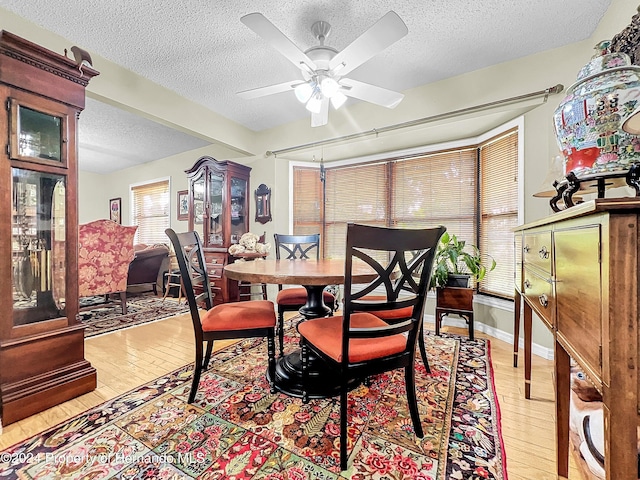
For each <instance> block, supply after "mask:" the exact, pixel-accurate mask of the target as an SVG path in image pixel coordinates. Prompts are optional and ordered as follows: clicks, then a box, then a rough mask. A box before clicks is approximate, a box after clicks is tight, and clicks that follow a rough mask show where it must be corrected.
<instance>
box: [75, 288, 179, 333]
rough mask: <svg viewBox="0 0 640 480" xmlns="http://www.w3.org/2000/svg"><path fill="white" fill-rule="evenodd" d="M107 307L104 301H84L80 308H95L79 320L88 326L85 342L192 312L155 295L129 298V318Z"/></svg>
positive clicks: (118, 306) (95, 298) (116, 309)
mask: <svg viewBox="0 0 640 480" xmlns="http://www.w3.org/2000/svg"><path fill="white" fill-rule="evenodd" d="M101 303H104V297H86V298H82V299H81V303H80V306H81V307H83V308H84V307H88V306H91V305H94V304H95V308H93V309H91V310H83V311H80V320H81V321H82V323H84V324H85V325H86V329H85V331H84V336H85V338H88V337H93V336H95V335H102V334H104V333H109V332H113V331H115V330H120V329H122V328H128V327H133V326H135V325H141V324H143V323H149V322H153V321H155V320H160V319H162V318H167V317H171V316H173V315H177V314H179V313H184V312H188V311H189V305H187V304H186V303H181V304H179V303H178V302H176V301H174V300H171V299H166V300H165V301H164V302H163V301H162V298H158V297H156V296H155V295H152V294H148V295H136V296H127V314H126V315H122V307H121V306H120V305H119V304H116V305H113V304H107V305H101Z"/></svg>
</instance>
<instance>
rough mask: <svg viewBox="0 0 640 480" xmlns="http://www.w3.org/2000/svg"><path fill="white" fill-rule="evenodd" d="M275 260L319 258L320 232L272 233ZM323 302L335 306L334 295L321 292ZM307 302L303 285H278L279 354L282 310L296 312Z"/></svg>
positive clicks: (282, 337)
mask: <svg viewBox="0 0 640 480" xmlns="http://www.w3.org/2000/svg"><path fill="white" fill-rule="evenodd" d="M273 238H274V241H275V242H274V243H275V250H276V260H280V259H286V260H308V259H313V258H315V260H319V259H320V234H319V233H315V234H312V235H283V234H279V233H274V234H273ZM322 297H323V301H324V303H325V304H326V305H327V306H328V307H329V308H330V309H331V314H333V312H334V311H335V308H336V297H335V296H334V295H333V294H332V293H331V292H327V291H324V292H322ZM306 303H307V290H306V289H305V288H304V287H291V288H284V289H283V288H282V285H278V295H277V296H276V306H277V307H278V341H279V344H280V356H281V357H282V355H283V354H284V312H297V311H298V310H300V309H301V308H302V307H303V306H304V305H305V304H306Z"/></svg>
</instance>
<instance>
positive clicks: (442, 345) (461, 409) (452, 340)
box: [0, 332, 507, 480]
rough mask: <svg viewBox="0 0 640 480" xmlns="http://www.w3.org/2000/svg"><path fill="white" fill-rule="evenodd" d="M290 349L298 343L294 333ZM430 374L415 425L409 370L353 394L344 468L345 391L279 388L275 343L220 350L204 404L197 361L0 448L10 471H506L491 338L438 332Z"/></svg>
mask: <svg viewBox="0 0 640 480" xmlns="http://www.w3.org/2000/svg"><path fill="white" fill-rule="evenodd" d="M286 338H287V342H288V343H287V350H289V351H290V350H291V349H293V348H295V347H296V345H297V338H296V336H295V335H294V334H293V333H292V332H290V333H289V334H288V335H287V337H286ZM426 345H427V350H428V355H429V359H430V365H431V371H432V373H431V374H430V375H428V374H427V373H426V371H425V368H424V366H423V365H422V363H421V362H420V361H418V362H417V365H416V370H417V371H416V383H417V385H416V387H417V396H418V400H419V410H420V417H421V418H422V421H423V428H424V430H425V436H424V438H422V439H418V438H416V437H415V435H414V431H413V426H412V423H411V420H410V418H409V412H408V408H407V402H406V394H405V388H404V379H403V378H404V375H403V372H402V371H395V372H391V373H389V374H384V375H379V376H377V377H374V378H372V383H371V385H370V386H369V387H366V386H364V385H362V386H360V387H357V388H356V389H355V390H353V391H351V392H350V393H349V418H350V420H349V431H348V438H349V440H348V441H349V446H348V450H349V452H350V458H349V469H348V470H347V471H344V472H341V471H340V467H339V453H338V445H339V401H338V400H337V399H324V400H311V401H310V402H309V403H308V404H306V405H305V404H304V403H302V401H301V400H300V399H298V398H292V397H289V396H286V395H284V394H281V393H277V394H271V393H270V392H269V385H268V383H267V381H266V379H265V367H266V342H264V341H263V340H261V339H251V340H243V341H240V342H238V343H236V344H234V345H231V346H229V347H227V348H226V349H223V350H221V351H220V352H218V353H216V354H215V355H214V357H213V360H212V366H211V368H210V369H209V370H208V372H206V373H204V374H203V378H202V379H201V381H200V387H199V390H198V395H197V397H196V401H195V402H194V404H192V405H189V404H187V403H186V399H187V396H188V394H189V388H190V383H191V375H192V365H187V366H185V367H182V368H180V369H178V370H176V371H174V372H172V373H170V374H167V375H165V376H162V377H160V378H158V379H156V380H155V381H153V382H150V383H148V384H146V385H143V386H141V387H139V388H137V389H135V390H132V391H130V392H128V393H126V394H124V395H121V396H120V397H117V398H115V399H113V400H111V401H108V402H106V403H104V404H103V405H100V406H98V407H96V408H94V409H91V410H89V411H87V412H85V413H83V414H81V415H78V416H76V417H74V418H72V419H71V420H69V421H67V422H65V423H63V424H60V425H58V426H56V427H53V428H51V429H49V430H47V431H45V432H43V433H42V434H40V435H37V436H35V437H32V438H30V439H28V440H25V441H24V442H22V443H20V444H17V445H14V446H13V447H11V448H9V449H7V450H5V451H4V452H1V453H0V471H1V472H2V474H1V475H0V476H1V477H2V478H3V479H18V478H20V479H36V478H38V479H42V478H47V479H49V478H51V479H53V478H64V479H87V478H91V479H101V478H119V479H180V478H186V479H234V480H240V479H252V480H284V479H289V480H294V479H295V480H302V479H354V480H356V479H357V480H361V479H388V480H400V479H419V480H445V479H455V480H463V479H464V480H472V479H473V480H479V479H483V480H485V479H497V480H506V478H507V474H506V464H505V459H504V447H503V442H502V436H501V431H500V412H499V407H498V403H497V400H496V397H495V391H494V384H493V370H492V366H491V360H490V354H489V344H488V342H487V341H486V340H482V339H479V340H475V341H468V340H467V339H462V338H459V337H454V336H450V335H443V336H442V337H435V336H434V335H431V334H428V335H427V336H426Z"/></svg>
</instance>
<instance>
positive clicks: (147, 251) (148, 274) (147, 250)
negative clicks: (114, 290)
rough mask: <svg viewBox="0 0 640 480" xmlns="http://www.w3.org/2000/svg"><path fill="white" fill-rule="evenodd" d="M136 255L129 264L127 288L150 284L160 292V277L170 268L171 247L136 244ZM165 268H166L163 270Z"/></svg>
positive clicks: (155, 290)
mask: <svg viewBox="0 0 640 480" xmlns="http://www.w3.org/2000/svg"><path fill="white" fill-rule="evenodd" d="M134 250H135V256H134V257H133V260H132V261H131V263H130V264H129V273H128V275H127V288H129V287H133V286H139V285H149V286H150V287H151V289H152V290H153V293H154V294H155V295H157V294H158V288H157V284H158V278H160V279H162V273H164V270H167V269H168V268H169V247H167V246H166V245H153V246H146V245H142V246H141V245H134ZM163 269H164V270H163Z"/></svg>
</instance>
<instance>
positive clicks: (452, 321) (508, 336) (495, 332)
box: [424, 307, 553, 360]
mask: <svg viewBox="0 0 640 480" xmlns="http://www.w3.org/2000/svg"><path fill="white" fill-rule="evenodd" d="M512 310H513V307H512ZM435 320H436V318H435V315H429V314H425V316H424V321H425V322H428V323H431V324H433V325H435ZM446 322H447V323H446V325H451V326H453V327H460V328H467V322H466V321H465V320H464V319H463V318H456V317H453V316H451V317H447V321H446ZM473 324H474V327H475V331H476V332H482V333H484V334H486V335H489V336H490V337H493V338H495V339H497V340H502V341H503V342H507V343H509V344H511V345H513V333H509V332H505V331H504V330H500V329H498V328H495V327H491V326H488V325H485V324H484V323H482V322H479V321H478V320H477V319H475V320H474V322H473ZM523 349H524V339H522V338H520V341H519V342H518V351H519V352H522V351H523ZM531 353H532V354H533V355H537V356H538V357H542V358H544V359H545V360H553V349H551V348H547V347H543V346H542V345H539V344H537V343H533V344H532V345H531Z"/></svg>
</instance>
